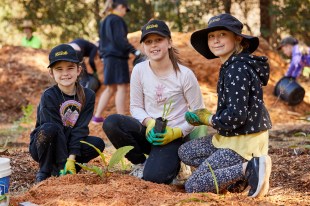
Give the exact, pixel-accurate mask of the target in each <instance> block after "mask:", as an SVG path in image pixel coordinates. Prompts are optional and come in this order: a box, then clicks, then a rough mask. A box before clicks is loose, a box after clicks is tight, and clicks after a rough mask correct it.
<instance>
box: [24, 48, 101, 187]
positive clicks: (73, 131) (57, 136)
mask: <svg viewBox="0 0 310 206" xmlns="http://www.w3.org/2000/svg"><path fill="white" fill-rule="evenodd" d="M49 60H50V64H49V66H48V67H49V68H50V70H49V73H50V76H51V77H52V78H53V79H54V80H55V82H56V84H55V85H54V86H52V87H50V88H48V89H46V90H45V91H44V93H43V94H42V97H41V101H40V104H39V106H38V108H37V121H36V126H35V129H34V130H33V131H32V132H31V134H30V146H29V151H30V154H31V156H32V158H33V159H34V160H35V161H37V162H38V163H39V167H40V169H39V172H38V173H37V175H36V182H40V181H43V180H45V179H46V178H48V177H50V176H51V175H53V176H58V175H59V173H60V172H61V174H62V175H64V174H67V173H69V174H75V173H76V172H77V171H78V170H79V169H80V168H79V167H78V168H76V167H75V162H79V163H86V162H89V161H90V160H91V159H93V158H95V157H97V156H98V153H97V152H96V151H95V150H94V149H92V148H91V147H90V146H88V145H86V144H82V143H81V142H80V141H81V140H84V141H86V142H89V143H91V144H93V145H94V146H96V147H97V148H98V149H100V151H103V149H104V146H105V145H104V142H103V140H102V139H101V138H99V137H93V136H88V135H89V129H88V124H89V122H90V120H91V118H92V114H93V111H94V104H95V93H94V92H93V91H92V90H90V89H87V88H83V87H82V86H81V85H80V84H79V83H78V77H79V75H80V73H81V67H80V66H79V59H78V57H77V55H76V52H75V50H74V49H73V48H72V47H71V46H69V45H68V44H61V45H58V46H56V47H55V48H53V49H52V51H51V52H50V54H49Z"/></svg>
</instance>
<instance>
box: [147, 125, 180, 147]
mask: <svg viewBox="0 0 310 206" xmlns="http://www.w3.org/2000/svg"><path fill="white" fill-rule="evenodd" d="M180 137H182V130H181V129H180V128H178V127H173V128H172V127H169V126H167V127H166V130H165V132H164V133H156V137H155V138H153V139H152V140H153V143H152V144H153V145H165V144H168V143H169V142H172V141H173V140H175V139H178V138H180Z"/></svg>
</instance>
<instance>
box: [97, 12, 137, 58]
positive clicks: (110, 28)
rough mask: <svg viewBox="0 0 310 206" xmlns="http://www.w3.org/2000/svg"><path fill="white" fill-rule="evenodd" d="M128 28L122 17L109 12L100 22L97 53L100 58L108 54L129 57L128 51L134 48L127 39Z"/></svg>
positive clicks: (133, 51)
mask: <svg viewBox="0 0 310 206" xmlns="http://www.w3.org/2000/svg"><path fill="white" fill-rule="evenodd" d="M127 34H128V29H127V25H126V22H125V21H124V19H123V18H122V17H120V16H118V15H115V14H110V15H108V16H107V17H106V18H105V19H104V20H103V21H102V22H100V30H99V38H100V41H99V54H100V57H101V58H105V57H108V56H113V57H118V58H124V59H128V58H129V53H135V51H136V49H135V48H134V47H133V46H132V45H131V44H130V43H129V41H128V39H127Z"/></svg>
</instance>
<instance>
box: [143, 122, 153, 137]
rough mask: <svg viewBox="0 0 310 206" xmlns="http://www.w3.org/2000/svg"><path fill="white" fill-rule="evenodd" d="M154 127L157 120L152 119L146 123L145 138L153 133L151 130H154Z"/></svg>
mask: <svg viewBox="0 0 310 206" xmlns="http://www.w3.org/2000/svg"><path fill="white" fill-rule="evenodd" d="M154 126H155V119H150V120H149V121H148V122H147V123H146V132H145V136H147V134H148V133H149V132H150V131H151V129H153V127H154Z"/></svg>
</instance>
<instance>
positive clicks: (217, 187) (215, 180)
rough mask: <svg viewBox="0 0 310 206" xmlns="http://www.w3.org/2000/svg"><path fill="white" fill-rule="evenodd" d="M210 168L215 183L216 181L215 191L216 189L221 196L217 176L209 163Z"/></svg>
mask: <svg viewBox="0 0 310 206" xmlns="http://www.w3.org/2000/svg"><path fill="white" fill-rule="evenodd" d="M207 163H208V162H207ZM208 166H209V169H210V171H211V174H212V177H213V181H214V185H215V189H216V194H219V186H218V184H217V179H216V176H215V174H214V171H213V169H212V167H211V165H210V164H209V163H208Z"/></svg>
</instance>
